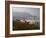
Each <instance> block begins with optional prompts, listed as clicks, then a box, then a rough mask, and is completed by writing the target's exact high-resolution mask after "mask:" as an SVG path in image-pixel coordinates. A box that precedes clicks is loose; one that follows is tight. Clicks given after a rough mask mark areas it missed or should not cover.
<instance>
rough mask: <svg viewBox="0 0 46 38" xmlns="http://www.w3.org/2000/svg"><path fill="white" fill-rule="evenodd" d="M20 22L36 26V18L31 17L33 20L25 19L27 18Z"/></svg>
mask: <svg viewBox="0 0 46 38" xmlns="http://www.w3.org/2000/svg"><path fill="white" fill-rule="evenodd" d="M20 22H22V23H25V22H27V23H29V24H34V23H35V20H34V17H31V19H25V18H23V19H21V20H20Z"/></svg>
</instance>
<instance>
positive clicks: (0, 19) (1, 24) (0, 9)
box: [0, 0, 46, 38]
mask: <svg viewBox="0 0 46 38" xmlns="http://www.w3.org/2000/svg"><path fill="white" fill-rule="evenodd" d="M17 1H18V0H17ZM19 1H22V0H19ZM23 1H29V2H31V1H32V2H45V0H23ZM4 2H5V1H4V0H0V38H4V36H5V10H4V9H5V8H4V7H5V3H4ZM45 16H46V13H45ZM45 21H46V20H45ZM45 25H46V23H45ZM45 27H46V26H45ZM11 38H13V37H11ZM14 38H15V37H14ZM16 38H46V36H45V35H41V36H26V37H16Z"/></svg>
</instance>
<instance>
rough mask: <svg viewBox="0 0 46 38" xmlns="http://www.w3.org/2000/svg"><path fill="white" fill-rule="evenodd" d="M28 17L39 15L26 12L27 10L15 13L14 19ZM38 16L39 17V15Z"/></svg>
mask: <svg viewBox="0 0 46 38" xmlns="http://www.w3.org/2000/svg"><path fill="white" fill-rule="evenodd" d="M24 17H25V18H26V19H31V17H35V18H36V17H37V16H34V15H31V14H29V13H26V12H23V13H22V12H16V13H15V14H13V19H14V20H15V19H18V20H21V19H23V18H24ZM37 18H38V17H37Z"/></svg>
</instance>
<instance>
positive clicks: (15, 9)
mask: <svg viewBox="0 0 46 38" xmlns="http://www.w3.org/2000/svg"><path fill="white" fill-rule="evenodd" d="M12 12H13V16H14V15H15V14H16V13H17V12H18V13H22V14H23V12H26V13H29V14H31V15H33V16H38V17H39V16H40V8H29V7H13V8H12Z"/></svg>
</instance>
